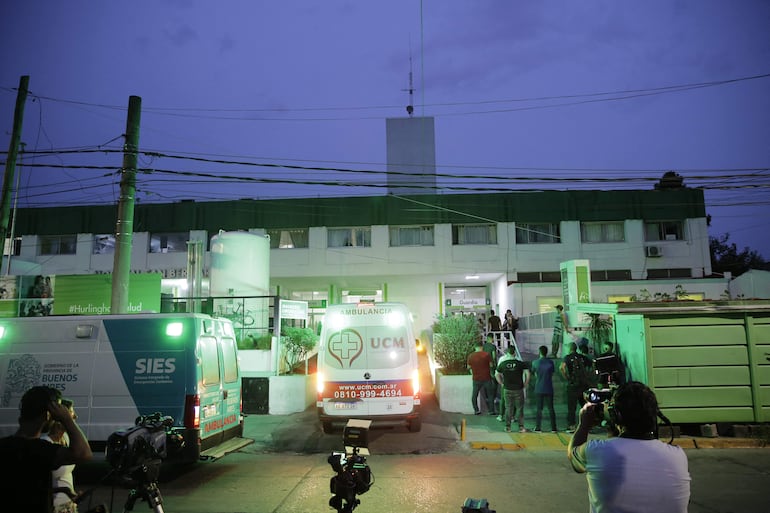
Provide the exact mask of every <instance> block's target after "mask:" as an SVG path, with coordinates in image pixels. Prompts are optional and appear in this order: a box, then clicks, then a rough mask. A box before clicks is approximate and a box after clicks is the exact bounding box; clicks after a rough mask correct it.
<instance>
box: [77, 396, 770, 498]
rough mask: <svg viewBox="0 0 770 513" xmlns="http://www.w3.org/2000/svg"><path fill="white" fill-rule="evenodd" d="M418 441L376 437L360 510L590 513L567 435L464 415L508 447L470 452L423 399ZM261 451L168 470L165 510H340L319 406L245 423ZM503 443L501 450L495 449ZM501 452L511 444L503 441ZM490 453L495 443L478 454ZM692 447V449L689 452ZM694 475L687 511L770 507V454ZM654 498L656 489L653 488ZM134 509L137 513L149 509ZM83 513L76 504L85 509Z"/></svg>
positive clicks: (476, 429) (98, 494)
mask: <svg viewBox="0 0 770 513" xmlns="http://www.w3.org/2000/svg"><path fill="white" fill-rule="evenodd" d="M424 406H425V418H424V421H423V429H422V431H421V432H420V433H410V432H408V431H407V430H406V428H405V427H403V426H395V427H379V428H376V429H373V430H372V431H371V433H370V450H371V453H372V454H371V456H369V457H368V463H369V465H370V467H371V469H372V472H373V474H374V477H375V483H374V485H373V486H372V488H371V490H369V491H368V492H367V493H365V494H363V495H360V496H359V499H360V500H361V505H360V506H359V507H358V508H356V510H355V511H356V512H358V513H409V512H414V513H417V512H424V513H442V512H454V513H457V512H459V511H460V510H461V506H462V504H463V502H464V501H465V499H466V498H467V497H473V498H486V499H488V500H489V503H490V505H491V507H492V508H493V509H494V510H496V511H497V512H498V513H508V512H510V513H514V512H527V513H537V512H544V513H552V512H559V513H571V512H580V513H585V512H586V511H588V500H587V491H586V482H585V477H584V476H582V475H580V474H576V473H575V472H573V471H572V469H571V468H570V467H569V464H568V462H567V458H566V451H565V444H566V442H567V440H568V437H569V435H568V434H566V433H559V434H550V433H548V434H542V435H539V434H534V433H527V434H524V435H519V434H517V433H514V434H507V433H503V432H502V429H501V425H500V423H498V422H497V421H496V420H495V419H494V418H491V417H474V416H471V417H470V418H466V420H467V421H468V422H469V425H468V426H467V434H469V438H483V439H485V440H493V439H494V440H506V439H507V440H508V441H512V442H520V443H514V444H508V446H509V447H513V448H512V449H510V450H488V449H474V448H473V447H474V445H473V441H472V440H465V441H463V440H461V439H460V424H461V422H462V419H463V418H464V416H462V415H459V414H449V413H444V412H441V411H440V410H439V409H438V407H437V405H436V404H435V401H434V399H433V398H432V396H427V397H426V398H425V405H424ZM246 435H247V436H248V437H250V438H252V439H254V443H252V444H250V445H247V446H246V447H243V448H242V449H240V450H238V451H237V452H234V453H231V454H228V455H226V456H224V457H223V458H220V459H218V460H216V461H205V462H200V463H198V464H195V465H192V466H190V467H187V468H183V469H179V468H177V469H169V471H168V472H163V473H162V474H161V478H160V480H159V483H158V486H159V490H160V494H161V496H162V498H163V503H162V507H163V510H164V511H166V512H189V513H197V512H200V513H213V512H221V513H235V512H239V513H242V512H254V513H279V512H280V513H295V512H296V513H299V512H307V513H312V512H326V511H333V510H331V509H330V508H329V506H328V500H329V498H330V497H331V494H330V492H329V479H330V478H331V477H332V476H333V475H334V473H333V471H332V469H331V467H330V466H329V464H328V463H327V457H328V455H329V454H330V453H331V452H332V451H335V450H340V449H341V448H342V437H341V433H333V434H329V435H325V434H323V432H322V431H321V429H320V426H319V425H318V422H317V419H316V417H315V412H314V410H313V408H308V410H307V411H305V412H302V413H297V414H292V415H285V416H272V415H253V416H249V417H247V418H246ZM497 445H498V446H500V445H501V444H497ZM502 445H506V444H502ZM487 446H489V447H494V446H495V444H489V445H482V446H481V447H487ZM684 447H687V446H684ZM686 451H687V454H688V458H689V461H690V473H691V476H692V498H691V505H690V509H689V511H690V513H761V512H765V511H768V504H770V487H769V486H768V483H770V449H768V448H752V449H686ZM108 470H109V468H108V467H107V465H106V464H105V463H103V462H102V463H92V464H89V465H87V466H85V467H82V468H81V469H79V471H78V473H77V474H76V484H77V487H78V488H79V489H83V488H87V487H89V486H93V485H95V484H98V483H99V480H100V478H101V477H102V476H104V475H105V474H106V473H107V472H108ZM651 493H654V491H653V490H651ZM92 498H93V502H92V503H93V504H96V503H102V504H107V505H108V506H110V511H113V512H114V511H123V508H124V505H125V504H126V501H127V498H128V489H126V488H122V487H119V486H109V485H101V486H98V488H97V489H96V491H95V492H94V494H93V497H92ZM149 509H150V508H149V506H148V504H147V503H146V502H142V501H137V502H136V503H135V504H134V508H133V510H134V511H147V510H149ZM84 510H85V508H81V511H84Z"/></svg>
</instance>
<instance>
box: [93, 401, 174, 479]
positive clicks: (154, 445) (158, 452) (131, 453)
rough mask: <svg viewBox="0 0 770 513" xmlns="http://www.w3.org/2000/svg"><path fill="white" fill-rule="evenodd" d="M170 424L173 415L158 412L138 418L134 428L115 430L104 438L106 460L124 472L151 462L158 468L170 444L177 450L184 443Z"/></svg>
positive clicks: (172, 421) (126, 472)
mask: <svg viewBox="0 0 770 513" xmlns="http://www.w3.org/2000/svg"><path fill="white" fill-rule="evenodd" d="M173 424H174V419H173V418H171V417H169V416H162V415H161V414H160V412H156V413H153V414H152V415H143V416H141V417H138V418H137V419H136V421H135V426H134V427H131V428H128V429H123V430H120V431H116V432H114V433H112V434H111V435H110V436H109V438H107V448H106V459H107V462H108V463H109V464H110V466H112V468H113V469H114V470H115V471H116V472H117V473H119V474H124V475H127V474H131V473H133V472H134V471H135V470H136V469H140V468H142V467H146V466H148V465H150V464H157V466H158V467H159V466H160V461H161V460H163V459H164V458H166V456H167V455H168V447H169V446H171V447H172V449H173V450H176V449H179V448H181V446H182V445H183V444H184V441H183V439H182V437H181V436H180V435H178V434H176V433H174V432H173V431H172V430H171V426H173Z"/></svg>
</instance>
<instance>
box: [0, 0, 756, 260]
mask: <svg viewBox="0 0 770 513" xmlns="http://www.w3.org/2000/svg"><path fill="white" fill-rule="evenodd" d="M768 27H770V2H767V1H765V0H732V1H728V0H724V1H716V0H679V1H676V0H659V1H648V2H636V1H622V0H613V1H610V0H607V1H592V2H574V1H571V0H563V1H538V2H532V1H507V2H468V1H464V0H441V1H437V0H434V1H427V0H426V1H424V2H422V3H421V2H419V1H417V0H409V1H407V0H389V1H387V2H362V1H352V0H351V1H337V0H324V1H323V2H319V1H309V0H301V1H300V0H297V1H286V2H277V1H269V2H268V1H256V0H237V1H227V2H216V3H212V2H204V1H193V0H153V1H150V0H140V1H136V2H131V3H118V2H86V1H84V0H70V1H67V2H62V1H55V0H49V1H44V0H25V1H23V2H21V1H15V2H11V1H6V2H2V3H0V63H1V64H0V149H2V150H3V151H6V150H7V148H8V144H9V141H10V131H11V127H12V121H13V108H14V103H15V99H16V91H15V88H16V87H17V86H18V84H19V77H20V76H21V75H29V76H30V91H31V95H30V97H29V99H28V102H27V104H26V112H25V119H24V131H23V138H22V140H23V141H24V142H25V143H26V149H27V151H30V152H32V151H38V152H39V151H46V150H61V149H79V150H91V149H107V150H119V149H120V148H121V139H120V138H119V136H120V135H121V134H122V133H123V132H124V131H125V125H126V107H127V104H128V97H129V96H130V95H136V96H140V97H141V98H142V107H143V109H142V121H141V135H140V148H141V149H142V150H153V151H156V152H158V155H156V156H154V157H147V156H143V157H142V158H140V162H139V166H140V167H145V168H152V169H155V170H156V172H154V173H152V174H140V176H139V178H138V186H137V187H138V194H137V198H138V200H139V201H144V202H149V201H175V200H179V199H184V198H195V199H198V200H217V199H223V198H241V197H252V198H255V197H256V198H266V197H305V196H309V195H312V196H342V195H361V194H364V195H376V194H384V190H383V189H381V188H376V187H366V186H364V185H366V184H372V183H374V184H382V183H384V177H383V176H382V175H371V174H362V173H356V172H334V171H317V170H313V169H285V168H284V169H282V168H277V169H276V168H270V167H267V168H266V167H261V166H255V165H254V164H290V165H297V166H305V167H310V168H313V167H325V168H341V169H347V170H354V171H357V170H369V171H382V170H384V163H385V121H384V120H385V118H386V117H395V116H403V115H405V110H404V106H405V105H406V104H407V103H408V98H409V97H408V94H407V92H406V91H405V89H407V88H408V86H409V82H408V77H409V72H410V69H411V70H412V72H413V77H414V87H415V93H414V103H415V105H416V109H415V112H416V113H417V114H425V115H430V116H435V118H436V160H437V165H438V172H439V173H444V174H450V175H467V176H470V177H476V178H462V179H460V178H458V179H448V178H443V179H440V180H439V185H440V186H448V185H454V186H460V187H467V188H468V189H473V188H482V189H487V190H488V189H497V188H503V189H511V190H518V189H527V188H544V187H554V188H561V189H565V188H593V189H599V188H618V187H634V188H651V187H652V186H653V181H654V179H657V178H659V177H660V176H661V175H662V174H663V172H665V171H667V170H675V171H677V172H679V173H680V174H681V175H682V176H683V177H684V178H685V184H687V185H690V186H701V187H705V188H706V199H707V211H708V213H709V214H710V215H711V216H712V219H713V223H712V228H711V234H712V235H720V234H723V233H725V232H730V234H731V238H732V240H733V241H735V242H737V243H738V245H739V246H740V247H743V246H750V247H752V248H754V249H758V250H760V251H761V253H762V254H763V255H764V256H765V257H766V258H768V257H770V237H767V236H766V235H765V233H766V229H765V225H766V224H767V223H768V221H770V192H769V191H770V189H769V188H770V171H768V168H770V144H769V141H770V78H768V77H761V76H762V75H766V74H768V73H770V37H768V29H767V28H768ZM410 55H411V58H412V64H411V68H410ZM758 76H759V77H761V78H750V77H758ZM730 80H733V81H731V82H727V83H721V82H723V81H730ZM681 86H686V87H681ZM599 93H602V94H599ZM603 93H611V94H603ZM116 138H117V139H116ZM161 155H176V156H181V157H185V158H184V159H170V158H168V157H165V156H161ZM191 156H196V157H203V158H206V159H216V160H226V161H243V162H247V163H249V164H250V165H245V166H242V165H241V166H239V165H234V164H230V163H216V162H199V161H191V160H189V159H188V158H189V157H191ZM121 161H122V158H121V156H120V154H119V153H97V154H91V153H77V154H56V155H47V156H43V155H36V156H34V157H33V156H32V155H28V156H27V157H25V158H24V160H23V165H22V168H21V170H20V180H21V182H20V191H19V205H21V206H40V205H55V204H70V203H79V204H80V203H89V202H92V203H105V202H113V201H116V199H117V194H118V186H117V183H118V178H117V176H116V175H115V174H114V172H111V171H110V170H109V169H104V170H86V169H82V168H81V169H77V166H79V165H86V164H87V165H95V166H104V167H111V168H113V170H114V168H116V167H119V166H120V164H121ZM41 165H47V166H50V167H46V166H43V167H34V166H41ZM63 166H74V168H70V167H63ZM164 171H169V172H170V173H165V172H164ZM182 171H192V172H195V173H202V174H204V175H211V176H213V177H214V178H210V177H208V176H190V175H180V174H179V173H180V172H182ZM746 175H749V176H746ZM222 176H228V177H235V178H238V179H241V180H247V181H236V180H234V179H222V178H221V177H222ZM480 176H484V177H487V176H491V177H495V179H484V178H480ZM580 177H583V178H586V177H587V178H601V179H602V181H595V182H594V181H591V182H578V181H575V180H574V179H575V178H580ZM699 177H700V178H699ZM264 178H272V179H279V180H284V181H287V182H291V183H272V184H268V183H260V182H257V181H254V179H264ZM522 178H526V179H531V178H559V179H561V180H558V181H554V182H550V181H549V182H544V181H532V180H522ZM628 178H638V180H633V181H620V179H628ZM310 181H325V182H331V183H348V184H354V185H357V186H348V187H339V186H336V187H335V186H330V185H317V184H310V185H308V184H307V182H310ZM439 192H449V191H447V190H446V189H440V190H439Z"/></svg>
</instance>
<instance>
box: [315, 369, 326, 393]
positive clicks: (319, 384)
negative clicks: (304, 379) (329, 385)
mask: <svg viewBox="0 0 770 513" xmlns="http://www.w3.org/2000/svg"><path fill="white" fill-rule="evenodd" d="M324 385H325V381H324V374H323V372H317V373H316V382H315V389H316V392H318V395H319V396H320V395H322V394H323V393H324Z"/></svg>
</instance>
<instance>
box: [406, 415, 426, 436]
mask: <svg viewBox="0 0 770 513" xmlns="http://www.w3.org/2000/svg"><path fill="white" fill-rule="evenodd" d="M406 427H407V428H408V429H409V431H410V432H412V433H419V432H420V430H421V429H422V419H420V417H416V418H414V419H411V420H409V421H407V424H406Z"/></svg>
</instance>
